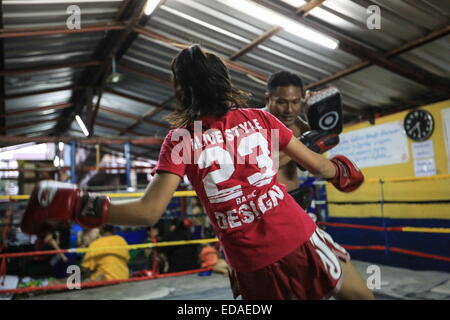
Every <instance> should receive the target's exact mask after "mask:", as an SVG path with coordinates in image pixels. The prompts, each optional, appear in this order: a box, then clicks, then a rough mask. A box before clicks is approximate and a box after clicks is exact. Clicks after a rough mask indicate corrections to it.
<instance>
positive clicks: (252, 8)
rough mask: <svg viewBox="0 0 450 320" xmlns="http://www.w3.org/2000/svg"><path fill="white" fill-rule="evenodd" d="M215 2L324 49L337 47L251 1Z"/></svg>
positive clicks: (333, 41) (224, 0)
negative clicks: (275, 26) (277, 27)
mask: <svg viewBox="0 0 450 320" xmlns="http://www.w3.org/2000/svg"><path fill="white" fill-rule="evenodd" d="M216 1H219V2H222V3H224V4H226V5H228V6H230V7H232V8H234V9H236V10H239V11H241V12H243V13H246V14H249V15H251V16H252V17H254V18H256V19H258V20H261V21H263V22H265V23H270V24H274V25H277V26H280V27H282V28H283V29H284V30H285V31H286V32H289V33H291V34H293V35H295V36H297V37H301V38H303V39H305V40H309V41H311V42H314V43H316V44H318V45H321V46H324V47H326V48H329V49H333V50H334V49H336V48H337V47H338V45H339V41H338V40H336V39H333V38H330V37H328V36H326V35H324V34H322V33H320V32H317V31H315V30H313V29H310V28H308V27H305V26H303V25H301V24H299V23H297V22H295V21H294V20H292V19H289V18H286V17H284V16H282V15H280V14H278V13H276V12H274V11H272V10H270V9H267V8H265V7H262V6H260V5H258V4H256V3H253V2H251V1H248V0H216Z"/></svg>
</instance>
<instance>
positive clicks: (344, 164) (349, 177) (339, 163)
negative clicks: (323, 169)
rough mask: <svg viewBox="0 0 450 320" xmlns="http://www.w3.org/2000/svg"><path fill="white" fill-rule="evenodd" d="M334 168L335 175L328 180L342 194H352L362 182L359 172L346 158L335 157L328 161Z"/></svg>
mask: <svg viewBox="0 0 450 320" xmlns="http://www.w3.org/2000/svg"><path fill="white" fill-rule="evenodd" d="M330 161H331V162H332V163H333V165H334V167H335V168H336V174H335V175H334V177H333V178H331V179H329V180H328V181H330V182H331V183H332V184H333V185H334V186H335V187H336V189H338V190H339V191H342V192H352V191H355V190H356V189H358V188H359V186H361V184H362V183H363V182H364V175H363V174H362V172H361V170H360V169H359V168H358V167H357V166H356V164H354V163H353V162H352V161H351V160H350V159H348V158H347V157H344V156H341V155H337V156H334V157H333V158H331V159H330Z"/></svg>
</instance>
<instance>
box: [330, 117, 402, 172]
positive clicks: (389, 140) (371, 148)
mask: <svg viewBox="0 0 450 320" xmlns="http://www.w3.org/2000/svg"><path fill="white" fill-rule="evenodd" d="M328 154H329V155H330V156H333V155H336V154H342V155H344V156H347V157H349V158H350V159H352V160H353V161H354V162H355V163H356V164H357V165H358V166H359V167H360V168H368V167H377V166H385V165H392V164H399V163H404V162H408V161H409V150H408V140H407V138H406V135H405V133H404V129H403V122H402V121H401V120H399V121H394V122H389V123H385V124H381V125H376V126H373V127H369V128H364V129H359V130H355V131H350V132H347V133H343V134H341V135H340V143H339V144H338V145H337V146H336V147H335V148H334V149H332V150H330V151H329V152H328Z"/></svg>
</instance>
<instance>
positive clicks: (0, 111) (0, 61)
mask: <svg viewBox="0 0 450 320" xmlns="http://www.w3.org/2000/svg"><path fill="white" fill-rule="evenodd" d="M0 28H3V5H2V1H0ZM0 70H5V40H4V39H0ZM0 97H1V98H0V115H5V114H6V104H5V98H4V97H5V76H3V75H2V76H0ZM0 127H1V128H2V129H0V136H5V135H6V118H5V117H0Z"/></svg>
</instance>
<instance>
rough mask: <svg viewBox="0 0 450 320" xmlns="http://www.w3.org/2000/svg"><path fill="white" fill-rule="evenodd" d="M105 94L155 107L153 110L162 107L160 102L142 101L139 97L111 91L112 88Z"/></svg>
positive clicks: (107, 89)
mask: <svg viewBox="0 0 450 320" xmlns="http://www.w3.org/2000/svg"><path fill="white" fill-rule="evenodd" d="M105 92H107V93H111V94H115V95H117V96H119V97H123V98H127V99H130V100H133V101H136V102H139V103H142V104H145V105H148V106H150V107H153V108H155V107H158V106H159V105H160V104H159V102H154V101H150V100H147V99H142V98H139V97H135V96H132V95H129V94H126V93H123V92H119V91H117V90H114V89H111V88H106V89H105ZM169 110H171V108H170V109H169Z"/></svg>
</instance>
